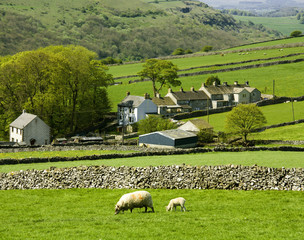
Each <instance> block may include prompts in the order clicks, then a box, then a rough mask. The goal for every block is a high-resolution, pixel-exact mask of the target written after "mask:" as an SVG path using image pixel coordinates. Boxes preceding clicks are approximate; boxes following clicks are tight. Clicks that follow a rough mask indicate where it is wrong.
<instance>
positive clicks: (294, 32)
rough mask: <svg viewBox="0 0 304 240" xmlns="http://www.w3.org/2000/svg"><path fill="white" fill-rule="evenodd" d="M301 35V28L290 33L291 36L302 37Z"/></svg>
mask: <svg viewBox="0 0 304 240" xmlns="http://www.w3.org/2000/svg"><path fill="white" fill-rule="evenodd" d="M301 35H302V32H301V31H299V30H295V31H293V32H292V33H291V34H290V36H291V37H300V36H301Z"/></svg>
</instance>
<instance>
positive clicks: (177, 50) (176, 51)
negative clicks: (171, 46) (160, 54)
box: [172, 48, 185, 55]
mask: <svg viewBox="0 0 304 240" xmlns="http://www.w3.org/2000/svg"><path fill="white" fill-rule="evenodd" d="M184 54H185V50H184V49H182V48H177V49H175V50H174V52H173V53H172V55H184Z"/></svg>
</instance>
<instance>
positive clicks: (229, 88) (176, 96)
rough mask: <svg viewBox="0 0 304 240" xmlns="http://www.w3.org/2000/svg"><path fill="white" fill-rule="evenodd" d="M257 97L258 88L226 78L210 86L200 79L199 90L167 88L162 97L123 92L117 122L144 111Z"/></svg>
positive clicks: (199, 106) (192, 107)
mask: <svg viewBox="0 0 304 240" xmlns="http://www.w3.org/2000/svg"><path fill="white" fill-rule="evenodd" d="M260 100H261V92H260V91H259V90H258V89H256V88H252V87H250V86H249V82H245V84H239V83H238V82H234V84H232V85H228V84H227V82H224V83H223V84H221V85H218V84H216V82H214V84H213V85H210V86H207V85H205V83H203V84H202V87H201V88H200V89H199V90H195V89H194V88H193V87H192V88H191V89H190V91H184V89H183V88H181V89H180V91H173V90H172V89H171V88H169V89H168V93H167V94H166V95H165V96H164V97H162V96H161V95H160V94H157V96H156V97H154V98H150V96H149V95H148V94H145V95H144V96H143V97H142V96H134V95H131V94H130V92H127V96H126V97H125V98H124V99H123V100H122V101H121V102H120V103H119V104H118V111H117V114H118V122H119V125H130V124H133V123H135V122H138V121H139V120H141V119H144V118H145V117H146V115H148V114H160V115H163V116H165V117H170V116H173V115H175V114H177V113H184V112H191V111H197V110H205V109H215V108H220V107H225V106H235V105H237V104H240V103H241V104H248V103H254V102H257V101H260Z"/></svg>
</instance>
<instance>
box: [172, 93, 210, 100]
mask: <svg viewBox="0 0 304 240" xmlns="http://www.w3.org/2000/svg"><path fill="white" fill-rule="evenodd" d="M172 94H173V96H174V97H175V98H176V100H180V101H183V100H201V99H204V100H207V99H209V97H208V96H207V94H206V93H205V92H203V91H178V92H172Z"/></svg>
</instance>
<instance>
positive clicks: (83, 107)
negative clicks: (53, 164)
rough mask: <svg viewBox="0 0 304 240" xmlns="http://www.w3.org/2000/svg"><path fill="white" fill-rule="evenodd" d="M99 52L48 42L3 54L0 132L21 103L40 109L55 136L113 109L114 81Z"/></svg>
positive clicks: (4, 135) (36, 111)
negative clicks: (110, 93)
mask: <svg viewBox="0 0 304 240" xmlns="http://www.w3.org/2000/svg"><path fill="white" fill-rule="evenodd" d="M96 57H97V56H96V54H95V53H94V52H91V51H89V50H88V49H86V48H84V47H80V46H74V45H70V46H67V47H64V46H50V47H47V48H43V49H39V50H36V51H27V52H21V53H18V54H16V55H14V56H9V57H4V58H1V59H0V122H1V124H0V137H1V138H2V139H5V138H7V136H8V129H9V124H10V123H11V122H12V121H13V120H14V119H15V118H16V117H18V116H19V115H20V114H21V112H22V110H23V109H26V110H27V112H29V113H33V114H36V115H38V116H39V117H40V118H41V119H43V120H44V121H45V122H46V123H47V124H48V125H49V126H50V127H51V129H52V134H53V136H57V135H61V134H67V133H73V132H75V131H77V130H80V129H83V128H86V127H88V126H90V125H93V124H94V123H96V122H98V121H100V120H101V118H102V116H103V115H104V114H105V113H107V112H108V111H110V102H109V99H108V95H107V91H106V87H107V86H108V84H109V83H111V82H112V75H110V74H107V73H106V70H107V67H106V66H104V65H103V64H102V63H101V62H100V61H97V60H95V59H96Z"/></svg>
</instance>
